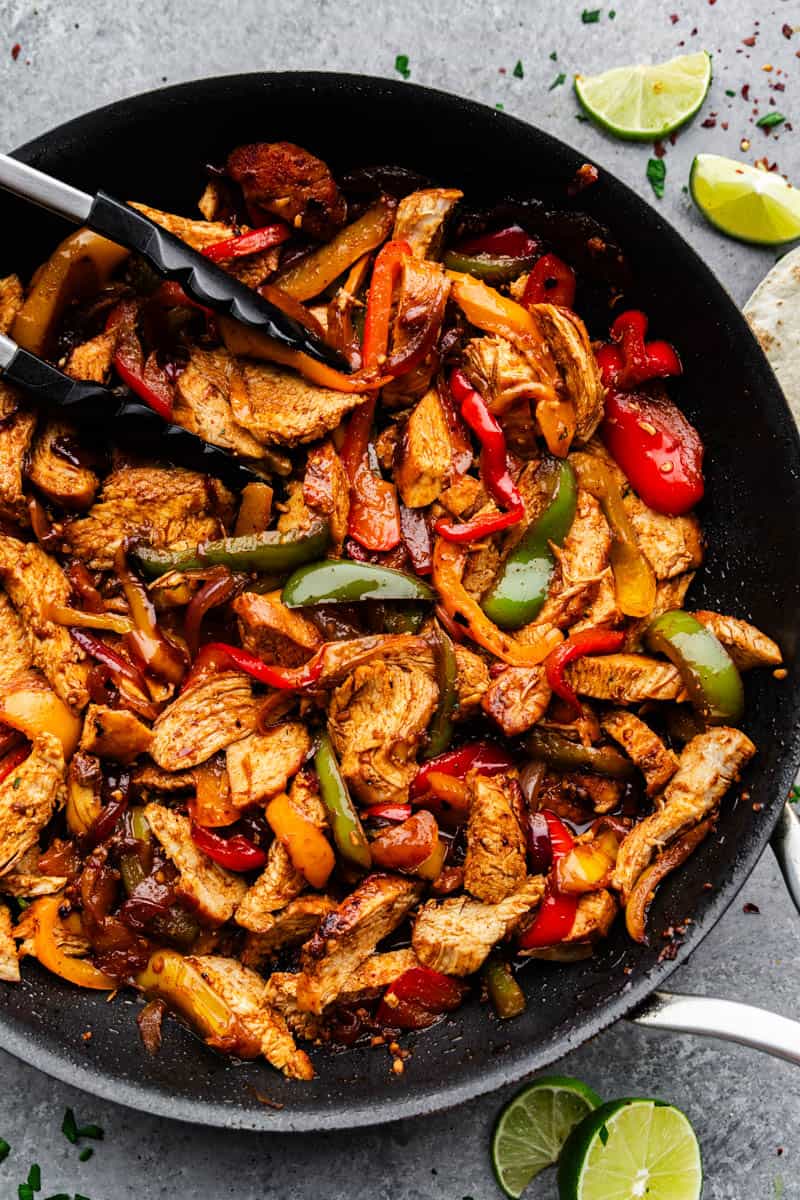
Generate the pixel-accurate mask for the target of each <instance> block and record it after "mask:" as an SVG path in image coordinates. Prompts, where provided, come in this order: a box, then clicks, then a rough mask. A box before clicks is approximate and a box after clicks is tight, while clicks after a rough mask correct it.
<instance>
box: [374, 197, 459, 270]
mask: <svg viewBox="0 0 800 1200" xmlns="http://www.w3.org/2000/svg"><path fill="white" fill-rule="evenodd" d="M463 194H464V193H463V192H459V191H457V190H456V189H455V188H423V189H422V190H421V191H419V192H412V193H411V194H410V195H409V196H404V197H403V199H402V200H401V201H400V203H399V204H398V206H397V214H396V216H395V219H394V230H393V232H392V238H393V239H394V240H395V241H402V242H408V244H409V246H410V247H411V253H412V254H413V255H414V258H427V259H437V258H438V257H439V252H440V250H441V248H442V242H443V241H444V234H445V229H446V227H447V221H448V219H449V217H450V214H451V212H452V211H453V208H454V207H455V205H456V204H457V203H458V201H459V200H460V199H461V197H462V196H463Z"/></svg>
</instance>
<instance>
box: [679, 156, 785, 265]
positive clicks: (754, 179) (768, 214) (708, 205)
mask: <svg viewBox="0 0 800 1200" xmlns="http://www.w3.org/2000/svg"><path fill="white" fill-rule="evenodd" d="M689 188H690V190H691V193H692V199H693V200H694V202H695V204H696V205H697V207H698V208H699V209H700V212H701V213H702V214H703V216H704V217H706V219H707V220H709V221H710V222H711V224H712V225H715V226H716V227H717V229H719V230H721V231H722V232H723V233H727V234H729V235H730V236H731V237H735V238H739V239H740V240H741V241H743V242H758V243H759V244H761V245H764V246H778V245H780V243H781V242H791V241H794V239H795V238H798V237H800V191H798V189H797V188H794V187H792V185H791V184H790V183H787V182H786V180H785V179H784V178H783V177H782V176H781V175H776V174H775V172H774V171H762V170H760V169H759V168H758V167H751V166H750V165H749V164H748V163H743V162H736V160H735V159H733V158H723V157H722V155H720V154H698V155H697V156H696V157H695V160H694V162H693V163H692V172H691V175H690V176H689Z"/></svg>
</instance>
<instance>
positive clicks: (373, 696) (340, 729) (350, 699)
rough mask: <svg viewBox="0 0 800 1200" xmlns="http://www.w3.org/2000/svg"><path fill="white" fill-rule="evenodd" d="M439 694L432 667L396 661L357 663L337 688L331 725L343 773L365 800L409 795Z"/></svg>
mask: <svg viewBox="0 0 800 1200" xmlns="http://www.w3.org/2000/svg"><path fill="white" fill-rule="evenodd" d="M438 699H439V688H438V687H437V685H436V682H435V680H434V679H433V677H432V676H431V675H430V674H428V672H427V671H423V670H420V669H419V668H417V667H414V666H404V665H403V664H402V663H400V662H398V663H394V662H381V661H376V662H371V663H367V664H366V665H365V666H361V667H357V668H356V669H355V671H353V673H352V674H351V675H349V676H348V678H347V679H345V681H344V683H342V684H340V686H339V687H338V688H337V689H336V691H335V692H334V693H333V696H332V697H331V701H330V705H329V708H328V730H329V732H330V735H331V738H332V740H333V744H334V746H335V748H336V752H337V754H338V755H339V761H340V766H341V770H342V775H343V776H344V778H345V779H346V781H347V783H348V784H349V785H350V787H351V788H352V789H353V792H354V793H355V795H356V796H357V797H358V798H359V800H361V801H363V802H364V803H365V804H380V803H381V802H383V801H387V800H406V799H407V797H408V787H409V784H410V783H411V780H412V779H413V778H414V775H415V774H416V771H417V762H416V757H417V749H418V747H419V746H420V744H421V742H422V739H423V737H424V735H425V731H426V729H427V728H428V723H429V721H430V719H431V717H432V716H433V712H434V709H435V708H436V704H437V702H438Z"/></svg>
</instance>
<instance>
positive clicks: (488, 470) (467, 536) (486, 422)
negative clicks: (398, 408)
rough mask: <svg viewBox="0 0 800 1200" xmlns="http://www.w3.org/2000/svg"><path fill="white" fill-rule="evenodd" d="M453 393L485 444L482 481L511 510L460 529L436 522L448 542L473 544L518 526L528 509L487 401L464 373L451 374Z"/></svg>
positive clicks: (437, 530)
mask: <svg viewBox="0 0 800 1200" xmlns="http://www.w3.org/2000/svg"><path fill="white" fill-rule="evenodd" d="M450 390H451V392H452V393H453V399H454V400H455V401H456V403H457V404H458V405H459V409H460V412H461V416H462V417H463V418H464V420H465V421H466V423H467V425H469V427H470V429H471V430H472V431H473V433H474V434H475V435H476V436H477V438H478V440H479V441H480V443H481V478H482V479H483V482H484V484H485V486H486V490H487V491H488V492H489V494H490V495H491V497H492V498H493V499H494V500H495V501H496V502H497V504H499V505H502V507H503V508H504V509H506V510H507V511H505V512H501V513H495V514H492V515H491V516H486V517H476V518H475V520H473V521H465V522H463V523H462V524H457V525H455V524H453V523H452V522H450V521H447V520H440V521H437V522H436V526H435V528H436V532H437V533H439V534H441V536H442V537H443V538H446V539H447V541H448V542H459V543H462V542H472V541H475V540H476V539H478V538H483V537H488V536H489V535H490V534H492V533H497V532H498V530H501V529H508V527H509V526H511V525H517V524H518V523H519V522H520V521H521V520H522V519H523V517H524V516H525V505H524V503H523V500H522V496H521V495H520V493H519V489H518V488H517V485H516V484H515V483H514V480H513V479H512V478H511V473H510V472H509V470H508V456H507V450H506V438H505V434H504V433H503V430H502V429H501V428H500V425H499V424H498V422H497V421H496V419H495V418H494V417H493V416H492V414H491V413H490V412H489V409H488V408H487V406H486V401H485V400H484V399H483V397H482V396H481V395H480V393H479V392H477V391H476V390H475V388H474V387H473V386H472V384H471V383H470V381H469V380H468V379H467V377H466V375H465V374H464V372H463V371H453V372H452V373H451V375H450Z"/></svg>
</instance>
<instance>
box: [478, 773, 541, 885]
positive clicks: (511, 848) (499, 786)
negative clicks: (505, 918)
mask: <svg viewBox="0 0 800 1200" xmlns="http://www.w3.org/2000/svg"><path fill="white" fill-rule="evenodd" d="M467 786H468V788H469V793H470V808H469V822H468V824H467V855H466V859H465V861H464V887H465V888H466V890H467V891H468V892H470V893H471V895H473V896H475V898H476V899H477V900H483V901H485V903H486V904H498V903H499V902H500V901H501V900H505V898H506V896H509V895H510V894H511V893H512V892H514V891H516V890H517V889H518V888H519V887H521V886H522V884H523V882H524V880H525V876H526V874H527V867H526V850H525V837H524V834H523V832H522V827H521V826H520V823H519V820H518V819H517V814H516V812H515V810H514V802H515V797H514V795H513V793H512V789H513V788H515V787H518V786H519V785H518V784H516V782H515V781H512V780H510V779H508V778H507V777H506V776H503V775H493V776H488V775H478V774H475V773H471V774H470V775H468V776H467Z"/></svg>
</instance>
